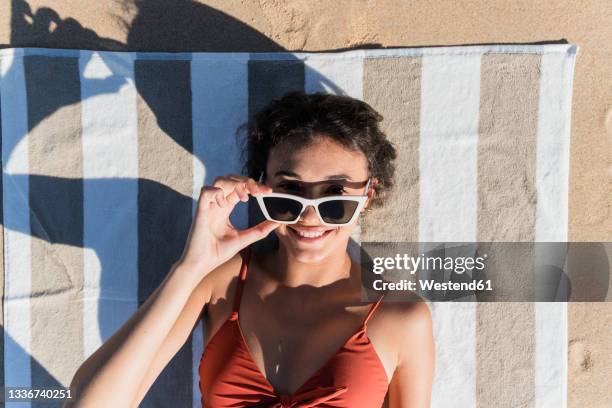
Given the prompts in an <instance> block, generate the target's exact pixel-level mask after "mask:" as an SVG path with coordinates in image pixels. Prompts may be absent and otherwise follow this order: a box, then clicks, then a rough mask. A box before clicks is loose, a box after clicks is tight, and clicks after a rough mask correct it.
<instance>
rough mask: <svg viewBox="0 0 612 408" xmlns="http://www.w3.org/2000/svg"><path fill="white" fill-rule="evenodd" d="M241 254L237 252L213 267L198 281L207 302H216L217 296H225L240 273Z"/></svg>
mask: <svg viewBox="0 0 612 408" xmlns="http://www.w3.org/2000/svg"><path fill="white" fill-rule="evenodd" d="M241 265H242V256H241V255H240V252H237V253H236V254H235V255H234V256H232V257H231V258H230V259H228V260H227V261H225V262H224V263H222V264H221V265H219V266H217V267H216V268H215V269H213V270H212V271H211V272H210V273H209V274H208V275H206V277H205V278H204V279H202V282H201V283H200V286H201V287H202V290H203V291H205V292H206V293H207V295H208V296H207V298H208V299H209V303H210V302H212V303H214V302H216V300H217V299H219V297H225V295H226V294H227V291H228V289H229V287H230V286H231V285H232V282H234V281H235V280H236V279H235V278H237V277H238V274H239V273H240V266H241Z"/></svg>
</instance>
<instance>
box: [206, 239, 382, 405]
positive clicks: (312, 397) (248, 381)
mask: <svg viewBox="0 0 612 408" xmlns="http://www.w3.org/2000/svg"><path fill="white" fill-rule="evenodd" d="M241 255H242V266H241V268H240V276H239V280H238V284H237V287H236V294H235V298H234V306H233V309H232V313H231V315H230V317H229V318H228V319H227V320H226V321H225V323H223V325H222V326H221V328H219V330H218V331H217V333H215V335H214V336H213V337H212V339H211V340H210V341H209V343H208V345H207V346H206V348H205V349H204V352H203V353H202V357H201V359H200V365H199V368H198V371H199V375H200V380H199V386H200V391H201V393H202V407H211V408H220V407H255V406H256V407H274V408H280V407H293V408H307V407H343V408H347V407H350V408H360V407H363V408H372V407H380V406H381V405H382V403H383V401H384V399H385V394H386V393H387V388H388V384H389V381H388V378H387V373H386V371H385V369H384V367H383V365H382V362H381V360H380V358H379V357H378V354H377V353H376V350H375V349H374V347H373V346H372V343H371V342H370V339H369V338H368V335H367V334H366V327H367V323H368V320H369V319H370V317H371V316H372V314H373V313H374V311H375V310H376V308H377V307H378V305H379V304H380V301H381V300H382V296H381V297H380V298H379V299H378V300H377V301H376V302H375V303H374V304H373V305H372V306H371V308H370V310H369V311H368V314H367V315H366V317H365V319H364V320H363V322H362V323H361V325H360V326H359V328H358V330H357V332H356V333H355V334H353V335H352V336H351V337H349V338H348V339H347V340H346V342H345V343H344V344H343V345H342V347H340V348H339V349H338V351H336V353H335V354H334V355H332V356H331V357H330V358H329V360H327V362H326V363H325V364H324V365H323V366H322V367H321V368H320V369H319V370H317V371H316V372H315V373H314V374H312V375H311V376H310V378H309V379H308V380H307V381H306V382H305V383H304V384H302V385H301V386H300V387H299V388H298V389H297V390H296V391H295V392H294V393H293V394H283V393H278V392H276V390H275V389H274V387H273V386H272V384H270V382H269V381H268V380H267V378H266V377H265V376H264V374H263V373H262V372H261V370H260V369H259V368H258V367H257V365H256V364H255V362H254V360H253V357H252V355H251V353H250V352H249V349H248V346H247V344H246V340H245V338H244V334H243V332H242V329H241V328H240V322H239V321H238V309H239V306H240V298H241V296H242V288H243V286H244V282H245V279H246V274H247V268H248V263H249V258H250V250H249V247H247V248H245V249H244V250H243V251H241Z"/></svg>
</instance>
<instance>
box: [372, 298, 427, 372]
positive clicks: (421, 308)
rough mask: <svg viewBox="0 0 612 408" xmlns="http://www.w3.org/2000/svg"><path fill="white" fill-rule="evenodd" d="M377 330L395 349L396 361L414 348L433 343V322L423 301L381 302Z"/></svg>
mask: <svg viewBox="0 0 612 408" xmlns="http://www.w3.org/2000/svg"><path fill="white" fill-rule="evenodd" d="M380 306H381V307H380V317H379V320H378V322H379V324H380V326H379V330H380V331H381V332H382V333H385V338H386V342H387V344H388V346H389V347H390V348H391V349H393V350H395V354H396V357H397V360H396V361H400V360H402V358H403V356H405V355H406V354H411V351H413V350H415V349H423V348H429V346H430V345H432V344H433V323H432V316H431V311H430V309H429V306H428V305H427V303H425V302H420V301H415V302H391V301H387V302H383V304H381V305H380Z"/></svg>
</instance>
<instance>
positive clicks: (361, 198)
mask: <svg viewBox="0 0 612 408" xmlns="http://www.w3.org/2000/svg"><path fill="white" fill-rule="evenodd" d="M262 179H263V172H262V173H261V175H260V176H259V182H260V183H263V181H262ZM371 179H372V178H371V177H369V178H368V182H367V183H366V185H365V188H364V195H334V196H326V197H321V198H303V197H300V196H298V195H293V194H285V193H264V194H257V195H255V196H254V197H255V198H256V199H257V204H259V208H260V209H261V212H262V213H263V215H264V217H266V219H267V220H269V221H273V222H276V223H279V224H297V223H298V222H299V221H300V218H302V214H304V212H305V211H306V209H307V208H308V207H309V206H312V207H313V208H314V209H315V212H316V213H317V216H318V217H319V220H320V221H321V223H322V224H323V225H326V226H328V227H342V226H347V225H351V224H353V223H354V222H355V221H356V220H357V217H359V214H360V213H361V210H362V209H363V206H364V205H365V203H366V200H367V199H368V195H367V193H368V191H369V189H370V181H371ZM266 197H278V198H288V199H291V200H294V201H297V202H299V203H300V204H302V210H301V211H300V213H299V214H298V216H297V217H296V218H295V221H278V220H275V219H274V218H272V217H270V214H268V210H267V209H266V205H265V203H264V198H266ZM334 200H342V201H353V202H357V208H355V212H354V213H353V216H352V217H351V219H350V220H348V222H346V223H343V224H332V223H329V222H326V221H325V220H324V219H323V216H321V213H320V212H319V204H320V203H324V202H326V201H334Z"/></svg>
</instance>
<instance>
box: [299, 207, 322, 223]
mask: <svg viewBox="0 0 612 408" xmlns="http://www.w3.org/2000/svg"><path fill="white" fill-rule="evenodd" d="M300 219H301V220H302V221H304V223H305V224H309V225H317V224H320V223H321V220H319V216H318V215H317V211H316V210H315V209H314V207H313V206H312V205H309V206H307V207H306V209H305V210H304V212H303V213H302V216H301V217H300Z"/></svg>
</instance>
